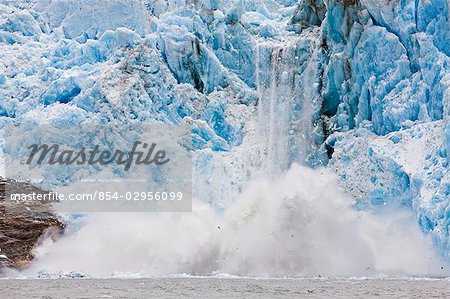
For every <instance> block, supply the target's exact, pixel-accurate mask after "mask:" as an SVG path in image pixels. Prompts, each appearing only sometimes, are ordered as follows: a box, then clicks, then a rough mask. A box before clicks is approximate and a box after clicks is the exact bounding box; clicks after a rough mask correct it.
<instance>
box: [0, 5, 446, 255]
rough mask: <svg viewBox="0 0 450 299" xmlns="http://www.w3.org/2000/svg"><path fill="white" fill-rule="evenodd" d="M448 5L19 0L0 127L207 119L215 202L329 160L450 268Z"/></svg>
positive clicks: (199, 142)
mask: <svg viewBox="0 0 450 299" xmlns="http://www.w3.org/2000/svg"><path fill="white" fill-rule="evenodd" d="M449 6H450V3H449V2H448V1H447V0H433V1H428V0H404V1H399V0H393V1H378V0H339V1H338V0H300V1H295V0H229V1H215V0H132V1H129V0H127V1H126V0H108V1H97V0H89V1H88V0H83V1H67V0H66V1H63V0H27V1H25V0H22V1H12V0H11V1H9V0H5V1H3V2H2V4H0V55H1V56H0V57H1V59H0V125H1V126H5V125H8V124H11V123H15V122H21V123H28V124H29V125H30V126H33V125H35V124H36V123H48V124H50V125H54V126H59V125H61V124H67V123H73V124H74V125H75V124H83V123H89V122H92V121H110V120H113V119H114V120H120V121H124V122H126V121H157V122H164V123H183V122H189V123H193V124H194V148H195V149H196V150H197V152H196V156H195V157H194V163H195V167H196V176H197V180H198V182H199V186H202V187H198V188H200V191H201V192H198V193H199V194H201V195H199V197H200V199H202V200H206V201H212V202H213V204H214V205H217V206H219V207H220V206H222V205H226V201H227V199H225V196H227V197H231V196H230V194H234V193H236V192H239V190H240V189H241V187H242V185H243V182H245V181H247V180H248V178H249V177H250V176H252V175H253V173H254V172H255V171H256V169H261V168H269V169H271V170H272V171H271V172H273V171H275V170H276V171H283V170H285V169H286V168H288V167H289V166H290V165H291V164H292V163H293V162H300V163H306V164H308V165H311V166H317V165H329V166H330V167H332V168H333V169H334V170H335V171H336V172H337V173H338V174H339V176H340V178H341V181H342V184H343V185H344V186H345V187H346V189H347V190H348V192H349V193H350V194H352V195H353V196H354V197H355V199H356V206H357V207H359V208H364V209H376V210H378V209H382V208H383V207H384V206H386V205H387V206H390V205H406V206H408V207H410V208H412V209H414V210H415V211H416V212H417V215H418V221H419V224H420V225H421V227H422V229H423V231H424V232H426V233H427V234H430V235H431V236H432V237H433V239H434V242H435V244H436V246H437V247H438V248H439V249H440V251H441V252H442V254H443V255H444V256H446V257H447V258H450V243H449V242H450V241H449V240H450V238H449V226H450V175H449V172H448V163H449V158H448V155H447V153H448V152H449V151H450V121H449V117H450V110H449V109H450V75H449V74H450V70H449V68H450V58H449V55H450V23H449ZM206 178H207V179H206ZM205 186H209V187H205ZM229 186H232V187H229ZM196 188H197V187H196ZM202 188H203V189H202Z"/></svg>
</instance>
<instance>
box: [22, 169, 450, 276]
mask: <svg viewBox="0 0 450 299" xmlns="http://www.w3.org/2000/svg"><path fill="white" fill-rule="evenodd" d="M246 190H247V191H245V192H243V194H242V195H241V196H240V198H237V199H236V200H235V201H234V202H233V203H232V204H231V206H230V207H228V208H227V209H226V210H225V212H220V213H219V212H216V211H215V210H214V209H213V208H212V207H210V206H209V205H207V204H204V203H200V202H196V203H195V204H194V211H193V212H192V213H173V214H170V213H166V214H151V213H148V214H144V213H140V214H136V213H134V214H133V213H129V214H126V213H123V214H122V213H120V214H119V213H109V214H106V213H104V214H101V213H99V214H91V215H90V216H89V218H88V219H87V223H85V224H84V225H83V226H82V227H81V228H80V229H79V230H78V231H76V232H74V233H71V234H67V235H66V236H64V237H63V238H62V239H60V240H59V241H57V242H55V243H54V242H52V241H50V240H48V241H46V242H44V243H43V244H42V246H41V247H40V248H38V250H37V252H36V254H37V256H36V257H37V260H36V261H35V263H34V264H33V266H32V267H31V268H30V269H29V270H28V272H29V273H36V272H37V271H39V270H43V269H45V270H47V271H49V272H58V271H73V270H75V271H81V272H84V273H87V274H90V275H93V276H98V277H105V276H109V275H111V274H112V273H113V272H133V273H138V272H145V273H148V274H149V275H153V276H163V275H169V274H174V273H189V274H193V275H210V274H214V273H229V274H234V275H240V276H271V277H273V276H276V277H281V276H292V277H298V276H314V277H316V276H318V275H322V276H375V275H379V274H386V275H393V276H403V275H443V273H441V272H442V270H441V266H442V264H441V261H440V259H439V258H438V257H437V256H436V254H435V253H434V252H433V249H432V246H431V244H430V242H429V241H428V240H427V239H426V238H425V236H423V235H422V234H421V232H420V230H419V228H418V226H417V225H416V223H415V220H414V217H413V216H411V215H409V214H407V213H401V212H398V211H397V212H396V213H388V214H387V215H384V216H373V215H370V214H368V213H364V212H358V211H355V210H353V209H352V208H351V207H349V204H350V203H351V199H349V198H348V197H346V195H344V194H343V193H342V192H341V191H340V190H339V187H338V184H337V182H336V179H335V175H333V174H332V173H331V172H330V171H329V170H326V169H321V170H313V169H309V168H305V167H301V166H298V165H294V166H293V167H292V169H291V170H289V171H288V173H287V174H286V175H285V176H284V177H283V178H282V179H281V180H279V181H276V182H274V181H272V180H269V179H267V180H259V181H256V182H253V183H252V184H250V185H249V186H248V188H247V189H246Z"/></svg>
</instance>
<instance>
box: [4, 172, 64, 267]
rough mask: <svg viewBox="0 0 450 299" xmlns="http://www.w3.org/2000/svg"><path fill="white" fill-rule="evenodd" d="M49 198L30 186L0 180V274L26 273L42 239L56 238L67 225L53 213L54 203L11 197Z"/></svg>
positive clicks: (41, 191) (43, 192)
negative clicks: (8, 270)
mask: <svg viewBox="0 0 450 299" xmlns="http://www.w3.org/2000/svg"><path fill="white" fill-rule="evenodd" d="M12 193H20V194H30V193H36V194H46V193H48V192H46V191H43V190H41V189H38V188H36V187H33V186H31V185H29V184H24V183H19V182H15V181H12V180H7V179H4V178H0V249H1V250H0V270H1V269H4V268H16V269H23V268H24V267H26V266H27V265H28V263H29V262H30V261H31V260H32V259H33V249H34V248H35V246H36V245H37V244H38V243H39V241H40V240H41V238H43V237H50V238H57V237H58V236H60V235H61V234H62V232H63V231H64V223H63V222H62V221H61V219H59V218H58V217H57V216H56V215H55V214H54V213H53V212H52V203H51V202H45V201H27V202H18V201H11V200H9V198H7V197H8V194H12Z"/></svg>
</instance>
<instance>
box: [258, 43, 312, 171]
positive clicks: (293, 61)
mask: <svg viewBox="0 0 450 299" xmlns="http://www.w3.org/2000/svg"><path fill="white" fill-rule="evenodd" d="M310 46H311V44H310V43H309V42H305V40H303V39H300V38H296V39H294V40H290V41H288V42H284V43H271V42H264V43H261V44H259V45H258V51H257V70H256V71H257V74H256V79H257V88H258V93H259V96H260V100H259V111H258V113H259V115H258V118H259V119H258V122H259V133H260V138H261V144H262V146H263V153H264V156H263V157H262V159H263V165H264V167H265V168H266V170H267V171H268V172H269V173H272V174H275V175H276V174H278V173H280V172H284V171H286V170H287V169H288V168H289V167H290V165H291V164H292V163H294V162H297V163H301V164H307V163H308V162H307V160H308V158H309V155H310V154H311V153H312V151H313V150H314V149H315V148H314V140H313V139H314V138H313V135H314V130H315V129H314V126H313V123H314V119H315V117H316V116H315V115H314V113H315V111H317V108H316V107H315V104H317V103H315V102H317V100H318V92H317V90H318V85H317V83H316V82H317V78H318V72H319V71H318V69H319V68H318V65H317V62H316V59H315V56H314V53H313V52H312V51H311V47H310Z"/></svg>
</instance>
